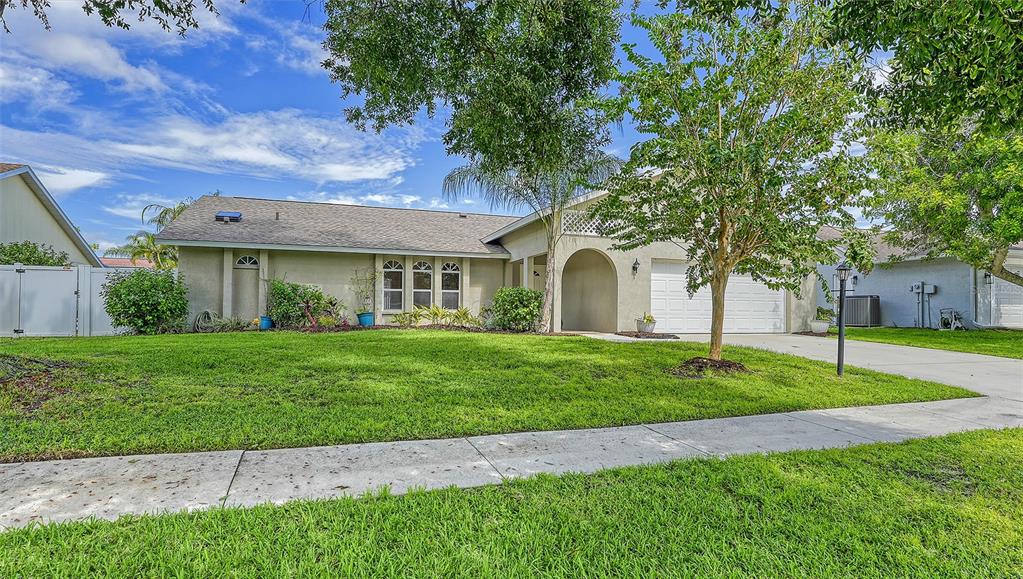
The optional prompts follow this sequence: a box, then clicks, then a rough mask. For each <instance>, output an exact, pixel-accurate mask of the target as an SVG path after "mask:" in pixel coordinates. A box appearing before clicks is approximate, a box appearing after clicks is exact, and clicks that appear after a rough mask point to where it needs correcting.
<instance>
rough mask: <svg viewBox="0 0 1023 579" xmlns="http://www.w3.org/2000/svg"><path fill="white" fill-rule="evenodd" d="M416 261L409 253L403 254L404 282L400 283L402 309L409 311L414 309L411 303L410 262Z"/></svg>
mask: <svg viewBox="0 0 1023 579" xmlns="http://www.w3.org/2000/svg"><path fill="white" fill-rule="evenodd" d="M415 262H416V260H415V258H414V257H413V256H411V255H406V256H405V283H404V284H402V289H401V293H402V309H403V310H404V311H406V312H411V311H412V310H413V309H415V306H413V305H412V264H414V263H415Z"/></svg>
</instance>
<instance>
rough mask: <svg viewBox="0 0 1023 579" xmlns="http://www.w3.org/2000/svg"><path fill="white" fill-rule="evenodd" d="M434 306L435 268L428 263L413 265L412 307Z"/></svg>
mask: <svg viewBox="0 0 1023 579" xmlns="http://www.w3.org/2000/svg"><path fill="white" fill-rule="evenodd" d="M431 304H433V266H432V265H430V262H428V261H417V262H416V263H415V264H413V265H412V305H413V306H415V307H418V306H423V307H425V308H428V307H430V305H431Z"/></svg>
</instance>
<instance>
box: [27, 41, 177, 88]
mask: <svg viewBox="0 0 1023 579" xmlns="http://www.w3.org/2000/svg"><path fill="white" fill-rule="evenodd" d="M25 48H26V49H27V52H29V53H30V54H31V55H32V56H33V57H35V58H38V59H40V61H41V62H42V63H45V64H46V65H47V66H48V67H49V68H57V69H62V70H67V71H71V72H74V73H75V74H80V75H83V76H88V77H91V78H96V79H99V80H103V81H108V82H118V83H120V87H121V88H124V89H125V90H128V91H130V92H138V91H143V90H151V91H155V92H163V91H164V90H166V89H167V86H166V85H165V84H164V82H163V80H161V78H160V75H159V73H157V72H156V71H155V70H153V69H152V68H151V67H145V66H135V65H132V64H129V63H128V61H127V60H126V59H125V57H124V54H123V53H122V52H121V51H120V50H118V49H116V48H114V47H113V46H112V45H111V44H110V43H109V42H107V41H106V40H103V39H101V38H95V37H89V36H80V35H75V34H63V33H52V32H51V33H49V35H48V36H47V37H45V38H39V37H35V38H32V39H30V40H29V41H28V42H27V43H26V46H25Z"/></svg>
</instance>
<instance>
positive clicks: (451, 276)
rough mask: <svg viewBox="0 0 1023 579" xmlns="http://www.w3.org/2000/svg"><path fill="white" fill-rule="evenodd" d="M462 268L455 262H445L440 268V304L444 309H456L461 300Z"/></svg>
mask: <svg viewBox="0 0 1023 579" xmlns="http://www.w3.org/2000/svg"><path fill="white" fill-rule="evenodd" d="M461 290H462V270H461V268H459V267H458V264H457V263H451V262H450V261H449V262H448V263H445V264H444V265H443V266H442V267H441V268H440V305H441V307H443V308H444V309H446V310H457V309H458V307H459V306H460V305H461V302H462V295H461V294H462V291H461Z"/></svg>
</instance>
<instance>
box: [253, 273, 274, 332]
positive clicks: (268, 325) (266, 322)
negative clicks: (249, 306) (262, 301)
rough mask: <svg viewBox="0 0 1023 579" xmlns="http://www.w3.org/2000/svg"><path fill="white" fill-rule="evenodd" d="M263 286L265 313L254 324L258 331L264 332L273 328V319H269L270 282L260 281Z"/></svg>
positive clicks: (266, 280)
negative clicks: (256, 325)
mask: <svg viewBox="0 0 1023 579" xmlns="http://www.w3.org/2000/svg"><path fill="white" fill-rule="evenodd" d="M260 281H261V282H262V284H263V295H265V296H266V311H265V312H263V315H261V316H259V320H258V321H257V322H256V323H257V324H258V327H259V331H261V332H265V331H267V330H269V329H272V328H273V327H274V321H273V318H271V317H270V309H271V307H272V305H271V304H272V301H273V294H272V293H271V292H270V280H268V279H264V280H260Z"/></svg>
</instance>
